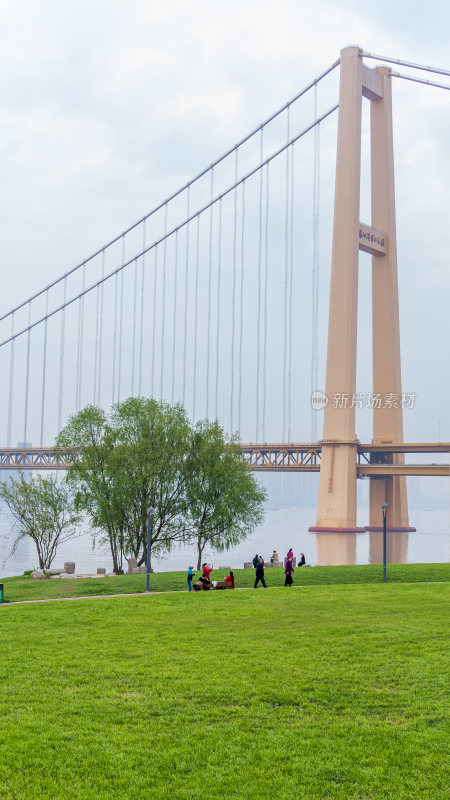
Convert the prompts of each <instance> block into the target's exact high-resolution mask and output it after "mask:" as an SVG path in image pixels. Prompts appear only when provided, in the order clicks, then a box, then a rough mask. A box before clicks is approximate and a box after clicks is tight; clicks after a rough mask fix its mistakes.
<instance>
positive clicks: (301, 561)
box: [297, 553, 306, 567]
mask: <svg viewBox="0 0 450 800" xmlns="http://www.w3.org/2000/svg"><path fill="white" fill-rule="evenodd" d="M305 564H306V561H305V554H304V553H300V558H299V560H298V564H297V567H304V566H305Z"/></svg>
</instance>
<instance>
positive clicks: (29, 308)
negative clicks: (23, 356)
mask: <svg viewBox="0 0 450 800" xmlns="http://www.w3.org/2000/svg"><path fill="white" fill-rule="evenodd" d="M30 324H31V301H29V302H28V339H27V371H26V377H25V410H24V421H23V446H24V447H26V443H27V425H28V390H29V387H30V343H31V328H30V327H29V326H30Z"/></svg>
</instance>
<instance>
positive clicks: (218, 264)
mask: <svg viewBox="0 0 450 800" xmlns="http://www.w3.org/2000/svg"><path fill="white" fill-rule="evenodd" d="M218 234H219V241H218V248H217V331H216V398H215V400H216V413H215V418H216V419H219V352H220V346H219V345H220V288H221V287H220V278H221V267H222V198H220V200H219V232H218Z"/></svg>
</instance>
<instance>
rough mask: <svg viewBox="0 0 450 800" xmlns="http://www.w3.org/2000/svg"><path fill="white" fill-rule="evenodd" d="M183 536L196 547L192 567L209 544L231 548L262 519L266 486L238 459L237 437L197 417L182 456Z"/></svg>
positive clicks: (217, 549)
mask: <svg viewBox="0 0 450 800" xmlns="http://www.w3.org/2000/svg"><path fill="white" fill-rule="evenodd" d="M185 469H186V522H187V536H186V538H187V539H188V540H190V541H191V542H195V544H196V548H197V569H200V567H201V563H202V559H203V551H204V549H205V547H206V546H207V545H208V546H210V547H211V548H212V549H214V550H216V551H219V552H222V551H224V550H229V549H230V548H231V547H235V546H236V545H237V544H239V543H240V542H242V541H243V540H244V539H246V538H247V537H248V536H249V535H250V533H251V532H252V531H253V530H254V529H255V528H256V527H257V526H258V525H260V524H261V522H262V520H263V517H264V512H263V504H264V501H265V499H266V491H265V489H263V488H262V487H261V486H259V484H258V483H257V481H256V480H255V478H254V477H253V475H252V473H251V472H250V470H249V469H248V467H247V465H246V464H245V463H244V462H243V460H242V454H241V450H240V447H239V442H238V438H237V436H233V437H229V436H227V435H226V434H225V433H224V431H223V429H222V428H221V426H220V425H219V423H218V422H208V421H207V420H206V421H204V422H199V423H198V424H197V425H196V427H195V429H194V431H193V436H192V442H191V447H190V451H189V456H188V458H187V459H186V466H185Z"/></svg>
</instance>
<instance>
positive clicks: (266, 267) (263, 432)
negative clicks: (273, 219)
mask: <svg viewBox="0 0 450 800" xmlns="http://www.w3.org/2000/svg"><path fill="white" fill-rule="evenodd" d="M268 276H269V163H267V164H266V222H265V242H264V326H263V378H262V390H263V407H262V424H261V440H262V441H263V442H265V441H266V438H265V436H266V392H267V288H268V287H267V284H268Z"/></svg>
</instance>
